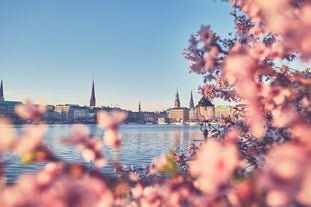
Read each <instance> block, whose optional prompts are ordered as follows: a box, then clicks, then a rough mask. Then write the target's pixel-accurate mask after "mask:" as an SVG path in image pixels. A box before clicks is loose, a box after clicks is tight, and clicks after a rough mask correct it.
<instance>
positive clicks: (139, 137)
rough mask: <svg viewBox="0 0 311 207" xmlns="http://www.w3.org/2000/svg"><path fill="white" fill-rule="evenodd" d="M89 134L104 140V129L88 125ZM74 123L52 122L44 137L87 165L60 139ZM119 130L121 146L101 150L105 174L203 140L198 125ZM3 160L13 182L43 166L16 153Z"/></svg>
mask: <svg viewBox="0 0 311 207" xmlns="http://www.w3.org/2000/svg"><path fill="white" fill-rule="evenodd" d="M87 127H88V129H89V132H90V135H92V136H93V137H94V138H96V139H99V140H102V137H103V133H104V130H102V129H99V128H97V126H96V125H87ZM71 128H72V125H49V127H48V131H47V133H46V135H45V137H44V143H45V144H46V145H47V146H48V147H49V148H50V149H51V150H52V152H53V153H54V154H56V155H57V156H58V157H59V158H61V159H62V160H64V161H66V162H83V163H85V165H86V166H90V163H87V162H85V161H84V159H83V157H82V156H81V154H80V152H79V151H77V150H76V149H75V148H74V147H73V146H67V145H64V144H63V143H62V142H61V139H62V138H64V137H68V136H70V134H71ZM15 129H16V131H17V133H18V134H21V133H22V128H21V127H19V126H18V127H15ZM120 133H121V134H122V135H123V141H122V144H121V147H120V149H118V150H117V149H111V148H109V147H107V146H104V148H103V151H102V153H103V154H104V155H105V156H106V157H107V158H108V163H107V165H106V166H104V167H103V168H102V169H101V170H102V172H103V173H105V174H110V175H112V174H113V171H112V168H111V166H112V164H113V162H120V164H122V165H126V166H131V165H133V166H135V167H141V166H142V165H143V164H149V163H150V162H151V161H152V159H153V158H155V157H159V156H161V155H162V154H167V153H168V152H169V151H170V150H171V149H176V148H180V149H186V146H187V144H189V143H193V140H195V139H202V134H201V132H200V130H199V127H198V126H172V125H122V126H121V128H120ZM2 159H4V160H5V161H7V163H8V165H7V166H6V168H5V174H6V175H7V178H8V182H14V181H15V179H16V178H17V177H18V176H19V175H20V174H22V173H32V172H35V171H37V170H38V169H40V168H42V167H43V166H44V163H41V164H32V165H26V166H25V165H22V164H21V163H20V160H19V159H18V157H17V156H15V155H14V154H13V153H9V154H6V155H5V156H4V157H3V158H2Z"/></svg>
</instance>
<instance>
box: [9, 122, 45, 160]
mask: <svg viewBox="0 0 311 207" xmlns="http://www.w3.org/2000/svg"><path fill="white" fill-rule="evenodd" d="M46 130H47V126H46V125H25V126H24V127H23V133H22V135H21V136H20V137H19V139H18V141H17V143H16V144H15V146H14V152H16V153H17V154H18V155H24V154H27V153H32V152H34V151H35V150H36V149H37V147H39V146H40V145H41V144H42V139H43V137H44V135H45V132H46Z"/></svg>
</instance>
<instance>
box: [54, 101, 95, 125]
mask: <svg viewBox="0 0 311 207" xmlns="http://www.w3.org/2000/svg"><path fill="white" fill-rule="evenodd" d="M55 111H56V112H57V113H59V114H60V121H62V122H67V123H73V122H84V121H88V120H89V108H88V107H86V106H79V105H73V104H65V105H56V106H55Z"/></svg>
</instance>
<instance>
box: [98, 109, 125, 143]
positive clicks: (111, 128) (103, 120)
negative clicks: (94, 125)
mask: <svg viewBox="0 0 311 207" xmlns="http://www.w3.org/2000/svg"><path fill="white" fill-rule="evenodd" d="M126 117H127V112H125V111H120V110H114V111H111V112H107V111H100V112H98V113H97V122H98V127H100V128H104V129H106V130H105V132H104V142H105V144H106V145H108V146H110V147H120V145H121V141H122V136H121V135H120V134H119V133H118V132H117V129H118V127H119V126H120V125H121V124H122V122H123V121H124V120H125V119H126Z"/></svg>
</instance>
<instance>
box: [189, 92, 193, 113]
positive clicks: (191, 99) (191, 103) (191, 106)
mask: <svg viewBox="0 0 311 207" xmlns="http://www.w3.org/2000/svg"><path fill="white" fill-rule="evenodd" d="M193 108H194V102H193V96H192V91H191V95H190V103H189V109H193Z"/></svg>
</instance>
